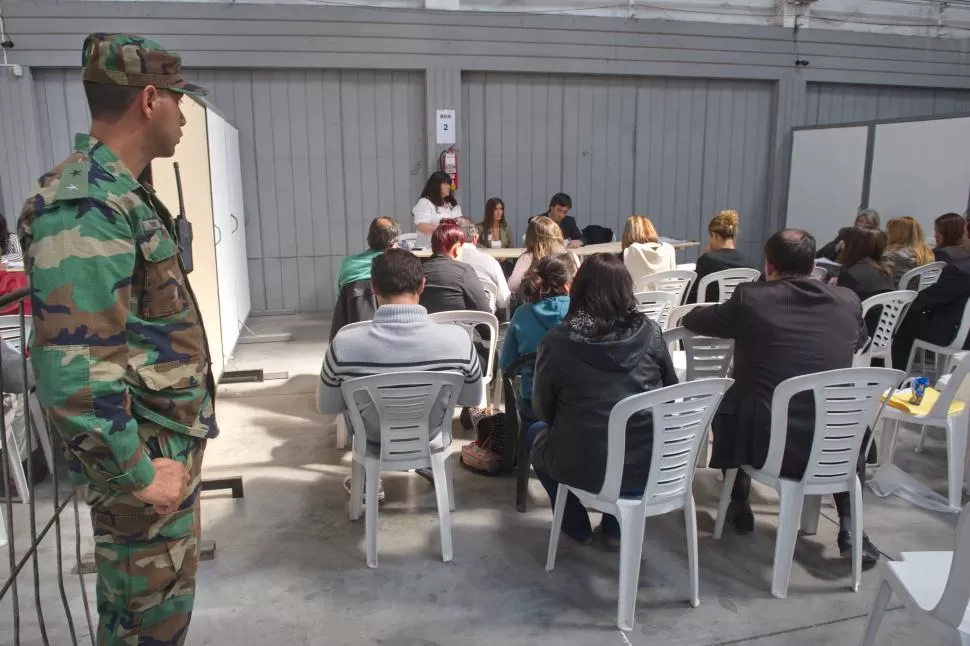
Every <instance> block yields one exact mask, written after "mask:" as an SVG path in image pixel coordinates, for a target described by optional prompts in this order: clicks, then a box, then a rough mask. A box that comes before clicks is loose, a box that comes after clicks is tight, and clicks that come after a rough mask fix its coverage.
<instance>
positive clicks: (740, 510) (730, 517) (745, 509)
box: [726, 500, 754, 534]
mask: <svg viewBox="0 0 970 646" xmlns="http://www.w3.org/2000/svg"><path fill="white" fill-rule="evenodd" d="M726 520H727V523H728V525H730V526H731V527H733V528H734V531H736V532H737V533H738V534H750V533H751V532H753V531H754V512H752V511H751V505H749V504H748V503H747V502H739V501H737V500H732V501H731V504H729V505H728V508H727V519H726Z"/></svg>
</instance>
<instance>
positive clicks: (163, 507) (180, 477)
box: [135, 458, 189, 514]
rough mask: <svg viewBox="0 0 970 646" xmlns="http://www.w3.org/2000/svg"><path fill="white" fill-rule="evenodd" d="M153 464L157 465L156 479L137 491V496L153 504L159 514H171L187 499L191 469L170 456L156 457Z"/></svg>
mask: <svg viewBox="0 0 970 646" xmlns="http://www.w3.org/2000/svg"><path fill="white" fill-rule="evenodd" d="M152 464H153V465H155V479H154V480H152V482H151V484H150V485H148V486H147V487H145V488H144V489H142V490H141V491H136V492H135V497H136V498H138V499H139V500H141V501H142V502H144V503H146V504H149V505H153V506H154V507H155V511H156V512H157V513H159V514H171V513H172V512H174V511H175V510H176V509H178V507H179V505H180V504H182V500H184V499H185V490H186V488H187V487H188V485H189V471H188V469H186V468H185V465H184V464H182V463H181V462H176V461H175V460H170V459H168V458H156V459H154V460H152Z"/></svg>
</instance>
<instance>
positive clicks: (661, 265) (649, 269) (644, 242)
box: [623, 215, 677, 285]
mask: <svg viewBox="0 0 970 646" xmlns="http://www.w3.org/2000/svg"><path fill="white" fill-rule="evenodd" d="M623 264H624V265H626V268H627V271H629V272H630V276H632V277H633V284H634V285H636V284H637V282H638V281H639V280H640V279H642V278H645V277H647V276H651V275H653V274H656V273H657V272H660V271H667V270H668V269H676V268H677V251H676V250H675V249H674V247H673V245H670V244H667V243H666V242H660V237H659V236H658V235H657V230H656V229H655V228H654V226H653V222H651V221H650V218H648V217H646V216H644V215H631V216H630V217H629V218H627V220H626V227H625V228H624V229H623Z"/></svg>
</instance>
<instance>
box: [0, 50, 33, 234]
mask: <svg viewBox="0 0 970 646" xmlns="http://www.w3.org/2000/svg"><path fill="white" fill-rule="evenodd" d="M32 90H33V82H32V77H31V74H30V70H29V69H24V70H21V75H20V76H18V75H16V74H14V70H13V68H11V67H0V178H3V179H2V181H0V214H2V216H3V217H4V218H6V220H7V225H8V226H9V228H10V230H11V231H15V230H16V224H17V218H18V217H19V215H20V209H21V207H22V206H23V203H24V196H26V195H27V192H28V191H29V190H30V187H31V186H33V185H34V182H35V181H36V180H37V177H38V176H39V175H40V173H41V172H43V171H41V161H40V155H38V154H37V151H36V150H35V147H34V145H33V141H32V139H30V138H29V137H28V134H29V133H30V131H31V129H33V130H36V129H37V121H36V115H35V114H34V105H33V104H34V98H33V93H32Z"/></svg>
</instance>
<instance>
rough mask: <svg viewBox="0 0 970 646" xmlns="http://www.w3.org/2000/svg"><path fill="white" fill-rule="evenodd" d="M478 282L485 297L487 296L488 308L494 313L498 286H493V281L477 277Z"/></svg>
mask: <svg viewBox="0 0 970 646" xmlns="http://www.w3.org/2000/svg"><path fill="white" fill-rule="evenodd" d="M478 280H479V282H481V284H482V290H483V291H484V292H485V295H486V296H488V306H489V307H490V308H491V309H492V311H493V312H494V311H495V310H496V308H497V304H498V285H496V284H495V281H493V280H489V279H488V278H482V277H481V276H479V277H478Z"/></svg>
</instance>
